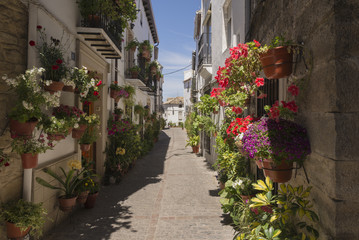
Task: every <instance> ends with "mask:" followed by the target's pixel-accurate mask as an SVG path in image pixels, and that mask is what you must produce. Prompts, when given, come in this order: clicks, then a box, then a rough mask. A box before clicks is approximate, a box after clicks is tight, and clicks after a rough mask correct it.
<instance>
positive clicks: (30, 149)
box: [11, 134, 54, 169]
mask: <svg viewBox="0 0 359 240" xmlns="http://www.w3.org/2000/svg"><path fill="white" fill-rule="evenodd" d="M11 147H12V151H13V152H16V153H18V154H20V156H21V161H22V167H23V168H24V169H30V168H35V167H37V164H38V159H39V153H44V152H46V150H48V149H53V147H54V145H53V143H52V141H49V142H46V141H45V139H44V135H42V134H41V135H40V136H39V138H35V137H32V138H27V137H25V138H21V137H18V138H15V139H13V141H12V142H11Z"/></svg>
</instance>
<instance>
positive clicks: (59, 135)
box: [47, 133, 66, 141]
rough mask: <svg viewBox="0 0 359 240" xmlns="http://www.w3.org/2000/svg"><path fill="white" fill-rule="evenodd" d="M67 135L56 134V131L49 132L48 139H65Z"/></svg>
mask: <svg viewBox="0 0 359 240" xmlns="http://www.w3.org/2000/svg"><path fill="white" fill-rule="evenodd" d="M65 138H66V137H65V136H64V134H55V133H49V134H47V139H49V140H51V141H61V140H62V139H65Z"/></svg>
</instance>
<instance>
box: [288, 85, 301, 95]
mask: <svg viewBox="0 0 359 240" xmlns="http://www.w3.org/2000/svg"><path fill="white" fill-rule="evenodd" d="M288 92H290V93H291V94H292V96H298V94H299V88H298V87H297V86H296V85H294V84H292V85H290V86H289V87H288Z"/></svg>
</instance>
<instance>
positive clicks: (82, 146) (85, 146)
mask: <svg viewBox="0 0 359 240" xmlns="http://www.w3.org/2000/svg"><path fill="white" fill-rule="evenodd" d="M90 148H91V144H80V149H81V151H83V152H88V151H90Z"/></svg>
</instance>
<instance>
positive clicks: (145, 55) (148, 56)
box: [142, 49, 151, 60]
mask: <svg viewBox="0 0 359 240" xmlns="http://www.w3.org/2000/svg"><path fill="white" fill-rule="evenodd" d="M142 57H143V58H144V59H146V60H148V59H151V52H150V50H148V49H143V51H142Z"/></svg>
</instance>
